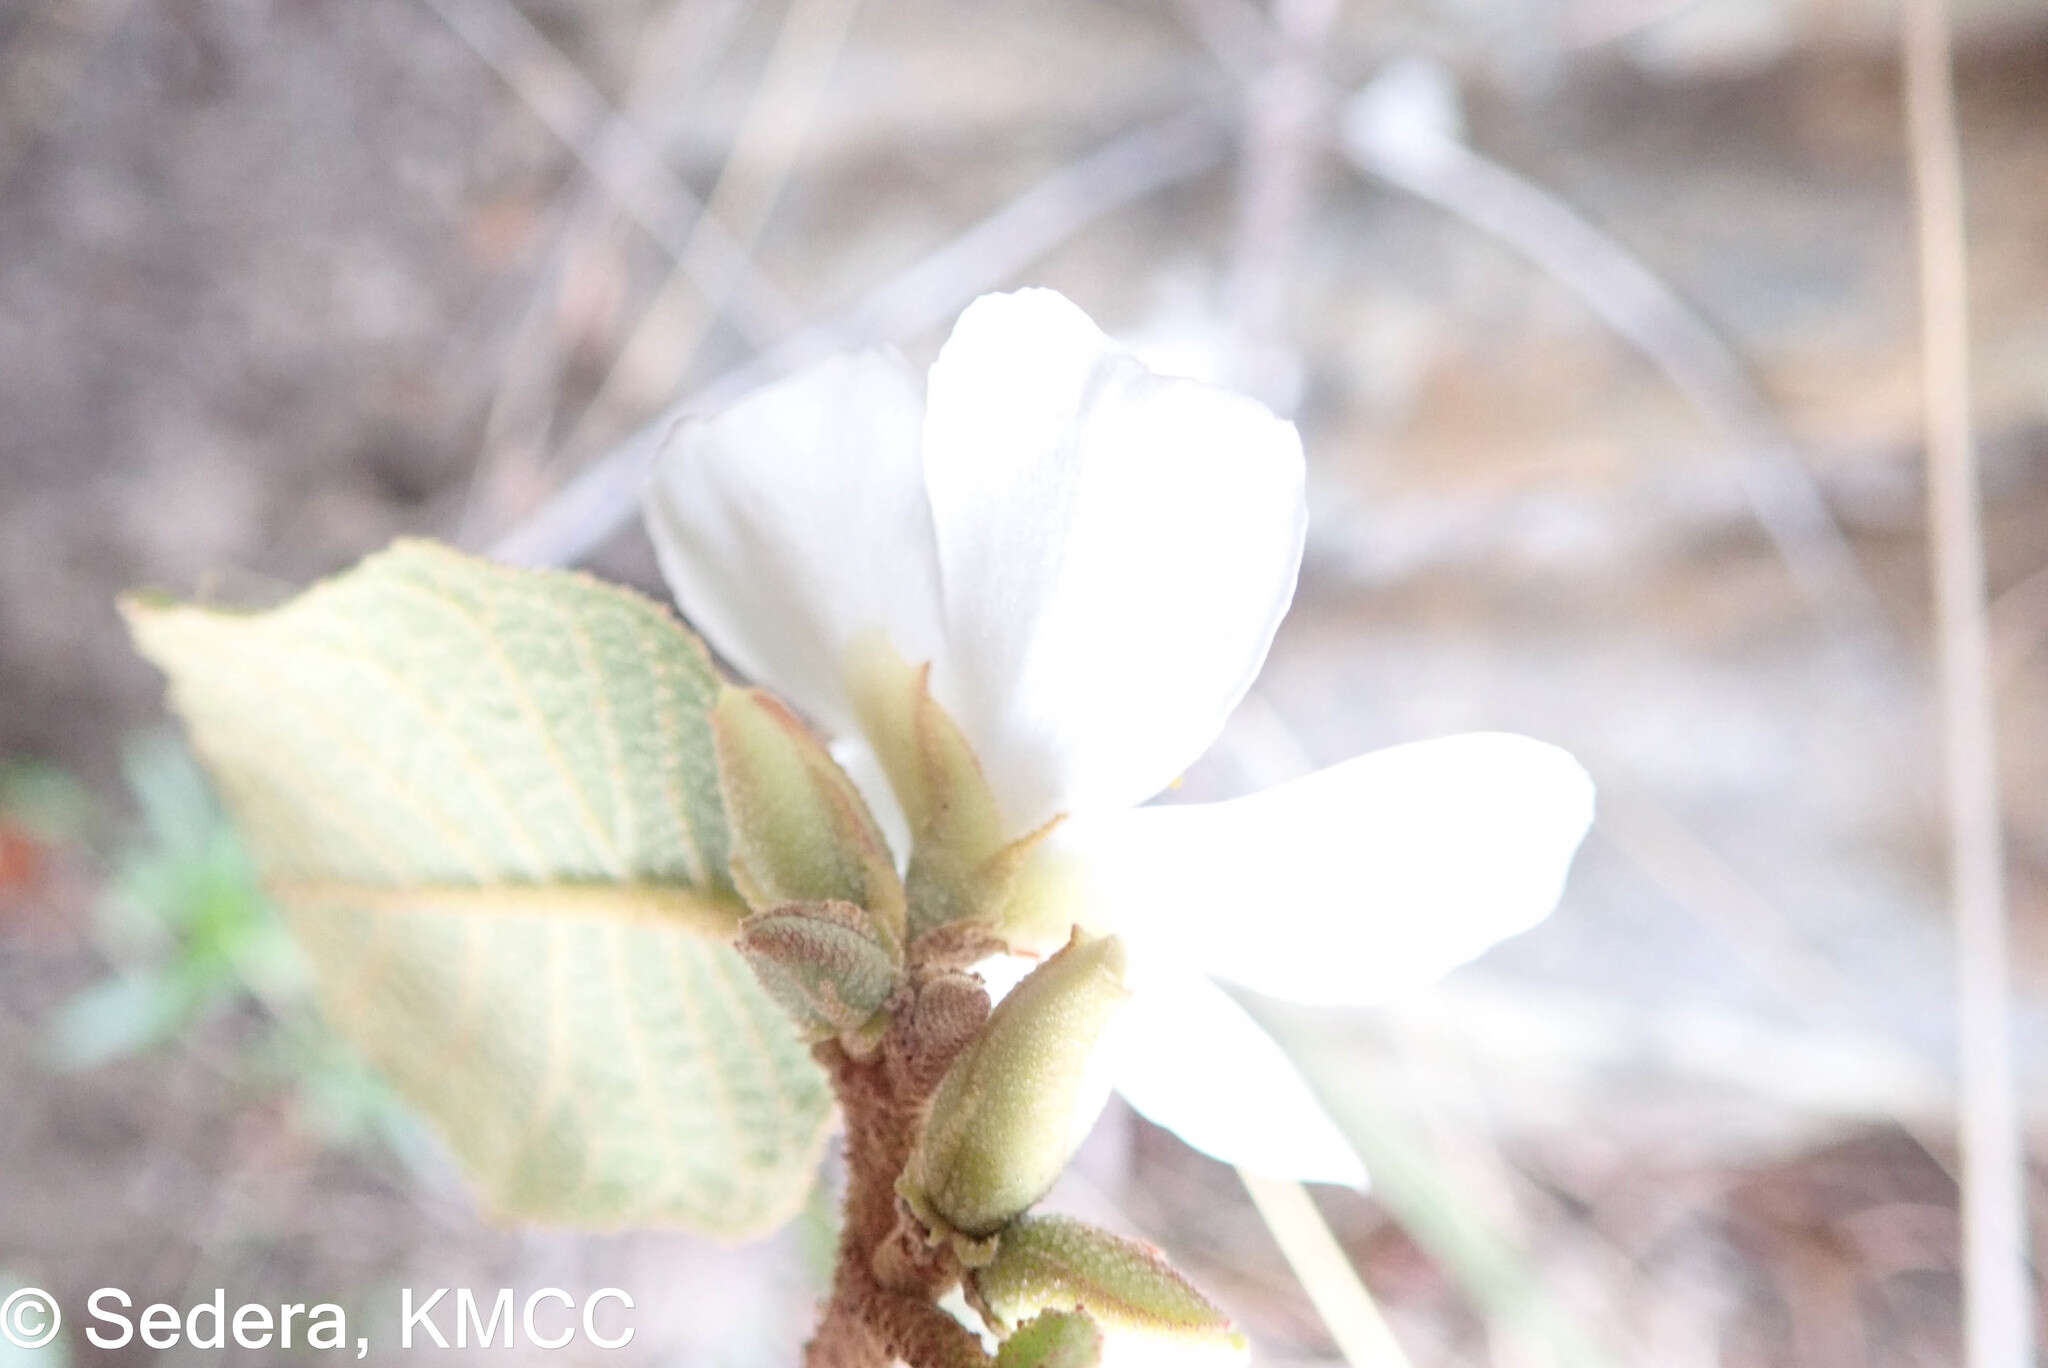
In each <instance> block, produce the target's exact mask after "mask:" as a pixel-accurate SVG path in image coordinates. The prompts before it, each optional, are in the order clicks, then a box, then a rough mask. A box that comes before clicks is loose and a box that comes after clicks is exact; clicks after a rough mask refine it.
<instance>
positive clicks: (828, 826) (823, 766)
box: [711, 689, 904, 962]
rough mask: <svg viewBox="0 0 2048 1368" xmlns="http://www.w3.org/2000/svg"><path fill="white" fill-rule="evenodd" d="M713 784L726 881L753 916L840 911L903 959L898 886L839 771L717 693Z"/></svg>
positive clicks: (759, 714) (810, 745)
mask: <svg viewBox="0 0 2048 1368" xmlns="http://www.w3.org/2000/svg"><path fill="white" fill-rule="evenodd" d="M711 735H712V741H713V744H714V746H715V747H716V749H717V752H718V783H719V789H720V792H721V793H722V795H723V797H724V799H725V811H726V821H727V823H728V824H729V825H730V827H731V830H732V877H733V883H734V884H735V885H736V886H737V887H738V888H739V892H740V896H741V897H743V898H745V899H746V900H747V905H748V906H749V907H751V908H753V909H754V910H755V911H757V912H764V911H768V910H770V909H773V908H777V907H781V906H783V905H785V904H788V903H825V902H838V903H848V904H851V905H852V906H854V907H858V908H860V909H862V910H863V911H864V912H866V914H867V916H868V919H869V921H870V923H871V925H872V929H873V931H874V933H875V938H876V940H877V941H878V942H879V943H881V944H882V945H883V946H885V947H887V948H888V949H889V951H890V954H891V956H892V957H893V958H894V959H896V960H898V961H899V962H900V961H901V959H902V953H903V952H902V946H903V930H904V902H903V884H902V881H901V880H900V879H898V878H897V876H896V865H895V862H894V861H893V860H892V859H891V858H890V855H889V845H888V842H887V841H886V840H884V839H883V837H882V832H881V829H880V828H879V827H878V826H876V825H875V819H874V817H873V816H872V815H871V814H870V813H869V812H868V808H867V804H866V803H865V802H863V801H862V800H861V796H860V792H859V790H857V789H855V788H854V786H853V781H852V780H851V779H848V778H847V777H846V773H845V771H843V770H841V769H840V768H839V766H838V765H837V764H836V763H834V762H833V759H832V757H831V755H830V754H828V753H827V752H826V750H825V748H824V746H822V745H820V744H819V742H818V740H817V739H816V738H815V737H813V736H812V735H811V734H810V732H809V731H807V730H806V729H805V728H804V724H803V723H802V722H800V721H798V720H797V718H796V716H795V715H794V714H792V713H791V712H790V711H789V709H788V708H786V707H784V706H783V705H782V704H781V703H779V702H778V701H776V699H775V698H774V697H773V696H771V695H769V694H767V693H763V692H762V691H760V690H758V689H726V690H724V691H723V692H722V693H721V694H720V695H719V699H718V702H717V703H716V704H715V705H714V706H713V707H712V709H711Z"/></svg>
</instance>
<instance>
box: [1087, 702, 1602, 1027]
mask: <svg viewBox="0 0 2048 1368" xmlns="http://www.w3.org/2000/svg"><path fill="white" fill-rule="evenodd" d="M1592 816H1593V783H1592V780H1591V779H1589V778H1588V777H1587V775H1586V772H1585V771H1584V770H1583V769H1581V768H1580V766H1579V764H1578V762H1577V761H1576V760H1574V759H1572V757H1571V756H1570V755H1568V754H1566V753H1565V752H1564V751H1562V750H1559V749H1558V748H1557V747H1555V746H1550V745H1545V744H1544V743H1543V742H1540V741H1532V740H1529V739H1528V738H1527V737H1521V736H1508V735H1504V734H1500V733H1493V732H1483V733H1472V734H1469V735H1464V736H1451V737H1445V738H1443V739H1441V740H1437V741H1423V742H1417V743H1415V744H1412V745H1405V746H1395V747H1392V748H1390V749H1388V750H1383V751H1377V752H1374V753H1373V754H1371V755H1365V756H1360V757H1359V758H1358V759H1355V760H1349V761H1346V762H1344V763H1343V764H1341V765H1334V766H1332V767H1331V768H1329V769H1326V770H1321V771H1319V772H1317V773H1315V774H1311V775H1309V776H1307V777H1306V778H1302V779H1297V780H1294V781H1293V782H1291V783H1286V784H1281V785H1278V786H1276V787H1274V788H1270V789H1267V790H1265V791H1264V792H1262V793H1256V794H1253V795H1252V796H1250V797H1248V798H1238V799H1233V800H1231V801H1230V802H1225V803H1208V804H1188V805H1179V806H1161V807H1150V808H1143V809H1139V810H1138V811H1135V812H1125V813H1120V814H1115V815H1112V816H1106V817H1102V818H1097V819H1094V820H1090V821H1085V822H1074V823H1068V824H1066V825H1065V826H1063V827H1061V828H1059V829H1057V830H1055V831H1054V832H1053V834H1052V840H1051V842H1049V844H1050V845H1052V846H1053V847H1054V848H1053V849H1051V850H1049V851H1048V854H1047V859H1048V861H1052V860H1061V861H1065V862H1067V864H1066V866H1065V867H1066V868H1067V869H1069V870H1077V871H1079V883H1078V888H1079V892H1078V894H1077V896H1078V897H1080V898H1082V899H1085V900H1086V901H1088V902H1090V903H1093V904H1095V907H1094V909H1093V911H1094V915H1095V916H1096V917H1097V918H1109V919H1111V921H1112V924H1114V925H1115V927H1116V929H1117V930H1118V931H1119V932H1121V933H1123V934H1124V935H1125V936H1126V937H1127V938H1129V939H1130V940H1131V941H1132V942H1133V945H1134V947H1135V946H1137V945H1139V944H1141V943H1145V942H1157V943H1160V944H1164V945H1167V946H1171V947H1172V948H1173V950H1174V952H1175V953H1177V954H1182V955H1185V956H1187V957H1189V958H1190V959H1191V960H1192V961H1193V962H1194V963H1196V964H1199V965H1200V966H1201V967H1203V968H1204V969H1206V970H1207V971H1208V972H1210V973H1213V974H1215V975H1217V976H1218V977H1220V978H1227V979H1230V980H1231V981H1233V982H1235V983H1241V984H1243V985H1245V986H1246V987H1248V988H1253V989H1256V990H1257V991H1259V992H1262V993H1266V994H1269V995H1271V996H1274V997H1284V998H1292V999H1295V1000H1297V1001H1302V1002H1324V1003H1363V1002H1370V1001H1375V1000H1379V999H1382V998H1386V997H1390V996H1393V995H1396V994H1399V993H1402V992H1406V991H1410V990H1412V989H1414V988H1417V987H1420V986H1422V985H1424V984H1427V983H1429V982H1431V981H1433V980H1435V979H1436V978H1438V977H1439V976H1441V975H1442V974H1444V973H1446V972H1448V971H1449V970H1451V969H1453V968H1456V967H1457V966H1458V965H1460V964H1463V963H1464V962H1465V961H1467V960H1469V959H1471V958H1472V957H1474V956H1475V955H1477V954H1479V953H1480V952H1481V951H1483V950H1485V949H1486V948H1487V947H1488V946H1490V945H1492V944H1494V943H1495V942H1496V941H1499V940H1501V939H1503V938H1505V937H1507V936H1511V935H1514V934H1516V933H1517V932H1520V931H1524V930H1527V929H1528V928H1529V927H1531V926H1533V925H1535V924H1536V923H1537V922H1539V921H1541V920H1542V919H1543V918H1544V917H1545V916H1547V915H1548V914H1549V912H1550V909H1551V908H1552V907H1553V906H1554V905H1555V904H1556V902H1557V899H1558V895H1559V894H1560V893H1561V892H1562V891H1563V887H1564V879H1565V874H1566V872H1567V870H1569V868H1570V867H1571V859H1572V853H1573V852H1574V851H1575V850H1577V849H1578V845H1579V841H1580V840H1581V838H1583V837H1584V835H1585V833H1586V828H1587V826H1588V825H1589V824H1590V823H1591V821H1592ZM1070 877H1071V876H1070Z"/></svg>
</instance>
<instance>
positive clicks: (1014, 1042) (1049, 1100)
mask: <svg viewBox="0 0 2048 1368" xmlns="http://www.w3.org/2000/svg"><path fill="white" fill-rule="evenodd" d="M1123 969H1124V949H1123V943H1122V942H1121V941H1119V940H1117V938H1116V937H1114V936H1102V937H1095V938H1088V937H1085V936H1084V935H1083V934H1082V933H1080V932H1078V931H1077V932H1075V933H1074V938H1073V939H1072V940H1071V941H1070V942H1068V944H1067V946H1066V948H1065V949H1063V950H1061V951H1060V952H1059V953H1058V954H1056V955H1054V956H1053V957H1052V958H1051V959H1049V960H1047V961H1046V962H1045V963H1043V964H1041V965H1039V966H1038V968H1037V969H1035V970H1033V971H1032V972H1031V974H1030V975H1029V976H1027V977H1026V978H1025V979H1024V981H1023V982H1022V983H1019V984H1018V985H1017V986H1016V988H1015V989H1013V990H1012V991H1011V993H1010V995H1009V996H1008V997H1006V998H1004V999H1003V1001H1002V1002H1001V1003H999V1004H998V1005H997V1006H996V1009H995V1011H994V1012H992V1013H991V1014H990V1015H989V1019H988V1025H987V1026H986V1027H985V1028H984V1029H983V1031H982V1033H981V1035H980V1036H979V1037H978V1038H977V1039H976V1040H975V1041H974V1043H973V1044H971V1045H969V1046H968V1047H967V1048H966V1049H965V1050H964V1051H962V1052H961V1054H960V1057H959V1058H958V1059H956V1060H954V1061H953V1065H952V1067H951V1068H950V1069H948V1070H947V1071H946V1075H945V1077H944V1078H943V1079H941V1080H940V1082H939V1087H938V1091H937V1092H936V1093H935V1094H934V1095H933V1098H932V1108H931V1116H930V1119H929V1120H928V1121H927V1122H926V1124H925V1128H924V1133H923V1134H922V1135H921V1136H920V1137H919V1139H918V1144H917V1148H916V1149H915V1150H914V1151H912V1153H911V1157H910V1163H909V1164H908V1165H907V1166H906V1168H905V1169H904V1173H903V1177H902V1180H901V1181H900V1182H899V1184H898V1188H897V1190H898V1191H899V1192H900V1193H902V1195H903V1198H904V1200H905V1201H906V1202H908V1203H909V1205H910V1208H911V1210H912V1211H913V1212H914V1213H915V1214H916V1215H917V1216H918V1218H919V1219H920V1220H922V1221H923V1222H924V1223H925V1225H926V1227H927V1228H928V1229H929V1230H931V1231H932V1233H933V1235H934V1236H935V1237H943V1236H946V1235H957V1236H960V1237H964V1238H963V1239H962V1240H959V1241H956V1244H959V1245H961V1246H962V1249H961V1253H962V1256H963V1258H966V1259H967V1260H968V1261H969V1262H974V1261H977V1260H978V1259H980V1258H982V1257H985V1254H986V1249H985V1242H986V1240H987V1238H988V1237H989V1236H992V1235H994V1234H995V1233H996V1232H997V1231H999V1230H1001V1229H1002V1228H1003V1227H1004V1226H1005V1225H1007V1224H1008V1223H1009V1222H1010V1221H1011V1220H1013V1219H1015V1218H1016V1216H1017V1215H1018V1214H1019V1213H1021V1212H1022V1211H1023V1210H1024V1209H1025V1208H1026V1207H1028V1206H1030V1205H1031V1204H1032V1203H1033V1202H1035V1201H1037V1200H1038V1199H1039V1198H1040V1197H1042V1196H1044V1195H1045V1192H1046V1189H1047V1188H1050V1187H1051V1186H1052V1184H1053V1180H1054V1179H1055V1178H1057V1177H1059V1174H1060V1170H1061V1169H1063V1168H1065V1167H1066V1164H1067V1160H1068V1159H1069V1158H1071V1157H1072V1156H1073V1152H1074V1147H1075V1146H1076V1145H1077V1144H1078V1143H1079V1141H1080V1139H1081V1136H1082V1134H1083V1133H1085V1130H1086V1127H1087V1126H1088V1124H1089V1123H1091V1122H1092V1121H1093V1120H1094V1111H1093V1109H1092V1108H1090V1107H1086V1106H1084V1103H1085V1102H1086V1101H1088V1100H1090V1099H1088V1098H1087V1097H1086V1096H1085V1095H1086V1093H1087V1091H1088V1087H1087V1085H1088V1083H1089V1081H1090V1071H1089V1068H1088V1064H1089V1056H1090V1055H1091V1054H1092V1053H1093V1051H1094V1048H1095V1042H1096V1039H1097V1038H1098V1037H1099V1036H1100V1035H1101V1033H1102V1028H1103V1027H1104V1026H1105V1025H1106V1024H1108V1021H1109V1018H1110V1015H1111V1013H1113V1012H1114V1011H1115V1010H1116V1009H1117V1007H1118V1006H1120V1005H1121V1004H1122V1002H1123V1000H1124V999H1125V998H1126V997H1128V996H1129V990H1127V989H1126V988H1125V987H1124V983H1123ZM1094 1100H1096V1101H1099V1099H1094ZM976 1241H981V1242H983V1247H975V1246H974V1242H976Z"/></svg>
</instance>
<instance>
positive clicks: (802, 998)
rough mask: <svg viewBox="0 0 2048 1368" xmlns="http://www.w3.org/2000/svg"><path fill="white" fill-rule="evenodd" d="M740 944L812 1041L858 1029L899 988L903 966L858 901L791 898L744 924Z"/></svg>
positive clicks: (759, 975)
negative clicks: (880, 938) (794, 900)
mask: <svg viewBox="0 0 2048 1368" xmlns="http://www.w3.org/2000/svg"><path fill="white" fill-rule="evenodd" d="M739 950H740V953H741V954H742V955H744V956H745V957H746V960H747V963H748V964H749V965H751V966H753V970H754V976H755V977H756V978H758V979H759V980H760V981H761V986H762V987H763V988H766V989H767V990H768V996H770V997H772V998H774V999H775V1000H776V1002H778V1003H780V1004H781V1005H782V1008H783V1010H784V1011H786V1012H788V1013H789V1014H790V1016H791V1017H793V1018H795V1020H796V1024H797V1027H798V1029H799V1030H801V1031H802V1032H803V1033H804V1034H805V1036H806V1037H808V1038H809V1039H812V1040H826V1039H829V1038H831V1037H833V1036H837V1035H846V1034H849V1033H854V1034H858V1033H859V1032H861V1030H862V1028H864V1027H868V1026H870V1025H871V1024H872V1023H873V1022H874V1021H875V1018H876V1014H877V1013H879V1012H880V1011H881V1010H882V1006H883V1004H884V1003H886V1002H887V1001H888V1000H889V995H890V994H891V993H893V992H894V991H895V990H896V983H897V980H898V978H899V977H900V968H899V966H898V964H897V962H896V960H895V958H894V957H893V956H891V954H890V953H889V947H887V946H885V945H883V944H881V943H880V942H879V941H877V940H876V939H875V936H874V931H873V927H872V924H871V923H870V921H869V919H868V916H867V914H866V913H864V912H862V911H861V910H860V909H859V908H858V907H855V906H854V905H853V904H852V903H843V902H823V903H787V904H785V905H783V906H781V907H777V908H774V909H772V910H770V911H767V912H756V913H755V914H754V915H753V916H751V917H748V918H747V919H746V920H745V921H744V922H741V923H740V934H739Z"/></svg>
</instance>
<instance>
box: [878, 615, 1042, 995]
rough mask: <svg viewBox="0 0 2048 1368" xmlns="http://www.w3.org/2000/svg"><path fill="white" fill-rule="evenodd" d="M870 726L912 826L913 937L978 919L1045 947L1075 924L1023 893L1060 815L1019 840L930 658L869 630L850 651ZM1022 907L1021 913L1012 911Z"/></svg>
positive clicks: (1019, 948)
mask: <svg viewBox="0 0 2048 1368" xmlns="http://www.w3.org/2000/svg"><path fill="white" fill-rule="evenodd" d="M847 675H848V678H849V680H850V681H851V683H852V690H853V696H854V702H855V705H856V707H857V709H858V711H859V713H860V717H861V725H862V728H863V730H864V732H865V734H866V735H867V737H868V740H869V742H870V744H872V745H873V746H874V748H875V754H876V757H877V758H878V759H879V760H880V761H881V764H882V768H883V770H884V771H885V772H886V773H887V774H888V776H889V785H890V788H891V789H892V790H893V791H894V792H895V794H896V796H897V799H898V801H899V802H900V803H901V804H902V805H903V810H904V816H905V817H906V819H907V820H908V822H909V826H910V833H911V847H910V863H909V869H908V871H907V872H906V875H905V879H904V884H905V897H906V900H907V904H908V913H907V916H908V925H909V932H910V936H911V938H912V939H913V940H914V939H916V938H918V937H920V936H925V935H929V934H931V933H932V932H935V931H941V930H944V929H946V928H949V927H961V928H967V927H973V928H975V929H976V930H978V931H980V932H984V933H986V934H987V935H988V936H991V937H993V938H994V939H995V940H997V941H999V942H1001V944H1002V945H1003V946H1004V947H1005V948H1007V949H1009V950H1011V951H1013V952H1016V953H1020V954H1045V953H1048V952H1050V951H1052V950H1054V949H1056V948H1058V946H1059V945H1060V944H1061V943H1063V942H1064V941H1065V939H1066V937H1067V933H1068V931H1069V930H1070V929H1071V928H1072V926H1073V919H1072V918H1071V917H1064V916H1062V914H1061V913H1062V909H1060V908H1058V907H1057V906H1052V905H1049V904H1051V903H1052V902H1053V901H1054V900H1049V899H1046V898H1043V897H1034V898H1026V899H1019V898H1017V897H1015V896H1014V895H1015V894H1016V892H1017V891H1018V889H1019V886H1020V875H1022V874H1023V873H1024V872H1025V871H1026V870H1027V869H1029V868H1030V867H1031V865H1032V856H1033V854H1034V853H1035V852H1036V851H1037V850H1038V849H1039V847H1040V845H1041V843H1042V842H1043V841H1044V839H1045V837H1046V836H1047V835H1048V834H1050V833H1051V832H1052V830H1053V829H1054V828H1055V827H1057V826H1058V825H1059V822H1060V820H1061V819H1060V818H1058V817H1054V818H1053V819H1052V820H1050V821H1048V822H1046V823H1044V824H1043V825H1041V826H1040V827H1038V828H1037V829H1036V830H1034V831H1030V832H1027V833H1025V834H1024V835H1023V836H1021V837H1017V838H1015V839H1011V838H1010V837H1009V835H1008V832H1009V831H1010V827H1009V825H1008V823H1007V822H1006V821H1005V818H1004V815H1003V811H1002V807H1001V804H1000V803H999V802H998V801H997V798H996V795H995V791H994V789H993V788H992V787H991V786H990V784H989V781H988V776H987V774H986V773H985V772H984V771H983V769H982V765H981V761H980V759H979V758H978V757H977V756H976V755H975V753H974V748H973V747H972V746H971V745H969V744H968V741H967V737H966V735H965V734H964V733H963V732H962V731H961V730H960V727H959V726H958V724H957V723H955V722H954V720H953V718H952V717H951V716H949V715H948V714H947V712H946V710H945V709H944V708H942V707H940V706H939V704H938V702H937V701H936V700H934V699H933V697H932V689H931V666H929V665H912V664H910V663H909V662H908V661H906V660H904V659H903V657H902V656H901V655H899V654H898V653H897V651H896V649H895V648H894V646H893V645H891V644H890V643H889V642H888V641H887V640H885V639H883V638H881V637H878V636H868V637H865V638H862V639H860V640H858V641H856V642H855V643H854V645H853V646H852V648H851V649H850V650H849V652H848V661H847ZM1020 912H1021V913H1023V915H1021V916H1019V915H1013V913H1020Z"/></svg>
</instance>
